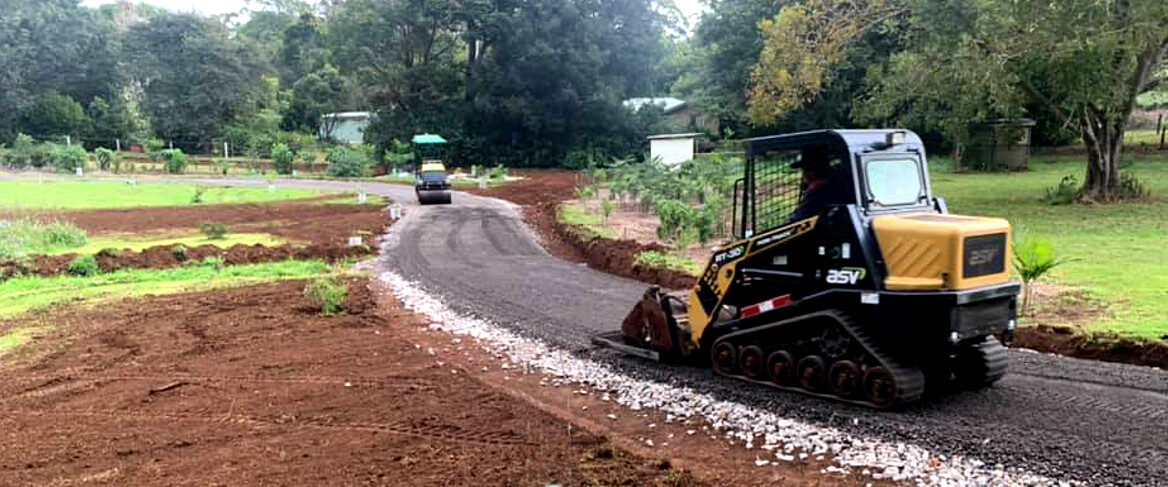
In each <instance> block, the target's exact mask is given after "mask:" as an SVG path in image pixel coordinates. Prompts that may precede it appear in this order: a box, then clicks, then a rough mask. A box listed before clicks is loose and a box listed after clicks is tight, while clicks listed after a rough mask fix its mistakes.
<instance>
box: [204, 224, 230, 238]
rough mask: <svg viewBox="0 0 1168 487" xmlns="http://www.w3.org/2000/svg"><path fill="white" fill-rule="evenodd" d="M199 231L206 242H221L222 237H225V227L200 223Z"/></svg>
mask: <svg viewBox="0 0 1168 487" xmlns="http://www.w3.org/2000/svg"><path fill="white" fill-rule="evenodd" d="M199 231H201V232H203V235H206V236H207V239H208V240H223V237H225V236H226V235H227V225H224V224H222V223H212V222H207V223H200V224H199Z"/></svg>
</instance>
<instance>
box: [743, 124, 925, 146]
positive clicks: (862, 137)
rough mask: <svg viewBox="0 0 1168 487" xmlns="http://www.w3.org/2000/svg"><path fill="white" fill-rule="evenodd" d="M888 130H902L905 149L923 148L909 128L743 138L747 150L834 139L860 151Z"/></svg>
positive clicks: (823, 131) (874, 142)
mask: <svg viewBox="0 0 1168 487" xmlns="http://www.w3.org/2000/svg"><path fill="white" fill-rule="evenodd" d="M890 132H904V134H905V143H904V145H902V146H898V147H902V148H905V149H916V150H923V149H924V143H922V142H921V138H920V137H919V136H917V134H916V133H914V132H913V131H911V130H907V129H875V130H813V131H810V132H798V133H794V134H783V135H770V136H766V137H755V138H752V139H745V140H743V142H744V143H745V144H746V147H747V149H746V150H747V152H752V151H758V150H773V149H776V148H781V147H787V146H799V145H803V144H808V143H816V142H826V141H828V140H831V139H835V141H836V142H837V143H839V144H840V145H842V146H845V147H847V148H848V150H851V151H861V150H864V149H867V148H870V147H872V146H873V144H881V143H883V142H884V136H885V135H887V134H888V133H890Z"/></svg>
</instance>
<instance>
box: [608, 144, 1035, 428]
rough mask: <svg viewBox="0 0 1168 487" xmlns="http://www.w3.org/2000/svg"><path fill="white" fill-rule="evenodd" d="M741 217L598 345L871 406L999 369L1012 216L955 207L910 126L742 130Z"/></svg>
mask: <svg viewBox="0 0 1168 487" xmlns="http://www.w3.org/2000/svg"><path fill="white" fill-rule="evenodd" d="M808 175H814V176H815V180H813V181H809V178H808ZM734 222H735V223H734V224H735V234H736V237H737V238H738V239H737V241H735V242H733V243H730V244H729V245H726V246H723V247H721V248H720V249H719V250H718V251H717V252H715V253H714V254H713V255H712V256H711V257H710V260H709V264H708V266H707V267H706V270H705V272H704V273H703V274H702V276H701V278H700V279H699V281H698V283H697V284H696V285H695V286H694V288H693V289H692V290H690V291H689V292H688V293H684V294H670V293H666V292H663V291H661V290H660V289H658V288H655V287H654V288H650V289H649V290H648V291H646V292H645V295H644V296H643V297H642V299H641V301H640V302H639V303H637V304H636V306H635V307H634V309H633V311H632V313H630V314H629V316H628V317H627V318H626V319H625V321H624V323H623V324H622V326H621V331H614V332H610V333H606V334H603V335H599V336H596V337H594V339H593V341H594V342H595V343H596V344H599V345H603V346H607V347H612V348H616V349H619V350H622V351H624V352H626V353H630V354H633V355H638V356H641V357H645V358H650V359H656V360H674V361H687V362H694V363H701V364H709V365H711V366H712V367H713V368H714V370H715V371H716V372H717V373H719V374H721V375H726V376H731V377H734V378H737V379H741V380H743V381H746V382H752V383H756V384H762V385H767V386H771V387H776V388H779V389H783V390H789V391H797V392H801V393H804V394H810V395H814V396H820V397H826V398H831V399H835V400H840V401H846V402H850V403H857V404H862V405H866V406H870V407H875V408H891V407H895V406H899V405H903V404H907V403H910V402H913V401H916V400H918V399H920V398H921V397H922V396H923V395H924V394H925V393H926V391H942V390H952V389H953V388H954V387H955V386H956V387H981V386H987V385H989V384H992V383H993V382H995V381H997V380H998V379H999V378H1001V377H1002V376H1003V374H1005V372H1006V362H1007V358H1006V348H1005V346H1003V344H1002V343H1001V341H999V338H998V337H999V336H1000V337H1002V338H1003V340H1006V341H1008V340H1009V339H1010V337H1012V334H1013V330H1014V327H1015V318H1016V297H1017V294H1018V291H1019V288H1020V285H1019V284H1018V283H1017V282H1015V281H1012V280H1011V279H1010V271H1009V268H1008V262H1009V255H1008V250H1009V249H1010V225H1009V223H1008V222H1007V221H1005V220H1002V219H998V218H980V217H970V216H959V215H952V214H949V212H948V210H947V209H946V206H945V202H944V200H943V199H941V198H937V197H934V196H933V194H932V191H931V188H930V185H929V178H928V172H927V166H926V160H925V150H924V146H923V145H922V144H921V141H920V138H919V137H917V135H916V134H914V133H912V132H909V131H904V130H826V131H815V132H805V133H798V134H791V135H781V136H774V137H762V138H756V139H750V140H747V141H746V164H745V176H744V177H743V178H742V179H740V180H738V181H737V182H736V184H735V197H734Z"/></svg>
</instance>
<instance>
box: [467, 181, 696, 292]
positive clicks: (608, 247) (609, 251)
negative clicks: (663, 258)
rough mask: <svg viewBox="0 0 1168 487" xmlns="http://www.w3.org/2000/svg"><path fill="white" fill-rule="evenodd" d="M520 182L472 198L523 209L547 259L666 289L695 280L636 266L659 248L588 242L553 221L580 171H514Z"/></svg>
mask: <svg viewBox="0 0 1168 487" xmlns="http://www.w3.org/2000/svg"><path fill="white" fill-rule="evenodd" d="M518 174H519V175H520V176H523V177H524V178H525V179H523V180H520V181H517V182H514V183H509V184H505V185H502V186H496V187H493V188H489V189H487V190H475V191H472V193H474V194H479V195H482V196H490V197H492V198H500V199H504V200H507V201H510V202H512V203H515V204H518V205H522V206H523V219H524V221H525V222H527V224H528V226H530V227H531V228H532V229H533V230H534V231H535V232H536V233H537V234H538V235H539V237H540V241H541V243H542V244H543V246H544V248H545V249H547V251H548V252H550V253H551V254H552V255H555V256H556V257H559V258H561V259H564V260H567V261H570V262H580V263H587V264H588V266H589V267H592V268H593V269H597V270H600V271H603V272H607V273H609V274H615V275H618V276H621V277H627V278H630V279H636V280H638V281H642V282H646V283H650V284H655V285H658V286H661V287H664V288H668V289H684V288H688V287H692V286H693V284H694V282H696V279H695V278H694V277H693V276H690V275H688V274H685V273H683V272H677V271H672V270H668V269H662V268H658V267H648V266H642V265H639V264H637V255H638V254H640V253H641V252H645V251H659V252H664V251H667V250H669V249H668V248H666V247H664V246H661V245H652V244H650V245H643V244H640V243H637V242H635V241H632V240H609V239H593V238H589V237H587V236H586V235H585V234H584V232H581V231H580V230H579V229H577V228H573V226H572V225H565V224H563V223H561V222H560V221H559V218H557V212H558V206H559V204H560V203H561V202H563V201H566V200H569V199H572V198H574V197H575V194H576V185H577V184H578V183H579V181H580V173H579V172H576V171H564V170H528V171H518Z"/></svg>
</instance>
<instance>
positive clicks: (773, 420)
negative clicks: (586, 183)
mask: <svg viewBox="0 0 1168 487" xmlns="http://www.w3.org/2000/svg"><path fill="white" fill-rule="evenodd" d="M379 279H380V280H381V282H382V283H384V284H385V285H387V286H388V287H389V288H390V289H391V290H392V291H393V293H394V295H395V296H397V298H398V299H399V300H401V302H402V303H403V304H404V305H405V306H406V307H407V308H408V309H410V310H412V311H415V312H417V313H420V314H422V315H425V316H426V317H428V318H429V319H430V320H431V324H430V325H429V329H431V330H434V331H444V332H448V333H452V334H455V335H462V336H468V337H471V338H474V339H476V340H477V341H478V342H479V344H481V345H482V346H483V347H484V348H485V349H486V350H488V351H489V352H492V353H494V354H496V355H497V356H500V357H503V358H505V359H506V360H507V361H508V362H509V363H510V366H514V367H520V368H522V369H523V370H533V369H534V370H537V371H539V372H542V373H543V374H545V375H547V376H549V377H550V383H551V384H552V385H557V386H560V385H568V384H571V385H576V386H582V387H587V388H590V389H592V390H594V391H597V392H599V393H602V394H603V395H604V396H605V397H606V398H611V400H613V401H614V402H616V403H617V404H620V405H622V406H625V407H628V408H630V409H632V410H641V409H647V408H652V409H657V410H659V411H661V412H664V413H666V414H667V415H669V416H672V417H674V418H677V419H678V420H685V419H700V420H704V421H706V422H708V423H709V424H710V425H712V426H713V427H714V428H715V429H717V430H718V431H719V432H722V433H723V434H724V436H725V437H726V438H727V439H730V440H732V441H740V442H742V443H744V444H745V446H746V447H747V448H754V447H757V448H759V449H760V450H762V451H765V452H768V454H769V455H772V456H773V460H765V459H760V460H758V461H756V462H755V463H756V465H759V466H760V467H765V466H766V465H768V464H782V463H785V462H793V461H795V460H796V459H800V460H801V459H804V458H807V457H808V456H809V455H811V456H819V455H825V454H831V455H832V456H833V457H834V460H835V463H836V464H837V465H838V467H828V468H827V469H825V470H824V473H839V474H847V473H854V472H859V473H861V474H862V475H867V476H870V477H871V478H873V479H887V480H893V481H898V482H912V483H915V484H916V485H920V486H945V487H948V486H969V485H977V486H995V487H996V486H1055V485H1058V486H1070V485H1080V484H1079V483H1077V482H1068V481H1058V480H1054V479H1051V478H1047V477H1043V476H1040V475H1036V474H1032V473H1029V472H1026V471H1023V470H1020V469H1016V468H1007V467H1004V466H1002V465H994V466H989V465H986V464H985V463H984V462H981V461H978V460H976V459H973V458H967V457H963V456H951V457H946V456H944V455H934V454H932V453H931V452H929V450H927V449H925V448H922V447H920V446H917V445H912V444H907V443H891V442H886V441H883V440H878V439H873V438H865V437H860V436H857V435H853V434H849V433H845V432H843V431H840V430H838V429H835V428H831V427H825V426H819V425H814V424H811V423H807V422H803V421H799V420H794V419H789V418H784V417H782V416H780V415H778V414H775V413H773V412H769V411H765V410H762V409H758V408H754V407H750V406H747V405H744V404H741V403H737V402H733V401H724V400H720V399H717V398H714V397H713V396H711V395H709V394H705V393H702V392H699V391H695V390H693V389H690V388H687V387H677V386H672V385H669V384H663V383H659V382H654V381H646V380H640V379H634V378H631V377H629V376H626V375H624V374H621V373H619V372H617V371H615V370H613V369H612V368H611V367H609V366H607V365H604V364H601V363H598V362H594V361H591V360H587V359H584V358H580V357H576V356H573V355H571V354H570V353H568V352H567V351H565V350H562V349H559V348H556V347H553V346H549V345H548V344H546V343H543V342H541V341H538V340H533V339H529V338H524V337H521V336H519V335H517V334H516V333H514V332H512V331H510V330H508V329H506V328H504V327H502V326H499V325H497V324H495V323H492V322H490V321H487V320H483V319H479V318H473V317H468V316H464V315H461V314H459V313H457V312H455V311H454V310H452V309H450V308H449V307H447V306H446V305H445V304H443V303H442V302H441V301H440V300H438V299H437V298H435V297H434V296H433V295H431V294H429V293H427V292H426V291H425V290H424V289H422V288H421V287H420V286H419V285H418V284H417V283H415V282H412V281H409V280H407V279H405V278H404V277H402V276H401V275H398V274H396V273H394V272H390V271H381V272H380V275H379Z"/></svg>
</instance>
